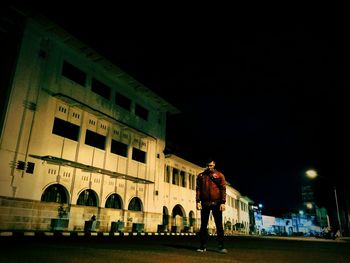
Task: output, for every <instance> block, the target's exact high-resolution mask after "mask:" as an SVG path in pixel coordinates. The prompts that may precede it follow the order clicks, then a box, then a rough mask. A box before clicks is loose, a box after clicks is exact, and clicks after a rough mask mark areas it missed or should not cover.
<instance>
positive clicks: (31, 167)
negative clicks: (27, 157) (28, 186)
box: [26, 162, 35, 174]
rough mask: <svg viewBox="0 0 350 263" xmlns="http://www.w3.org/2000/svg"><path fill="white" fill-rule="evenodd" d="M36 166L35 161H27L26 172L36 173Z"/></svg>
mask: <svg viewBox="0 0 350 263" xmlns="http://www.w3.org/2000/svg"><path fill="white" fill-rule="evenodd" d="M34 167H35V163H32V162H28V163H27V169H26V173H29V174H32V173H34Z"/></svg>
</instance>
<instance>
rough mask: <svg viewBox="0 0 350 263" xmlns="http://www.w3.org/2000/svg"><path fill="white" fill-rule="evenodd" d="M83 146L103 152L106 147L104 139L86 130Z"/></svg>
mask: <svg viewBox="0 0 350 263" xmlns="http://www.w3.org/2000/svg"><path fill="white" fill-rule="evenodd" d="M85 144H87V145H90V146H92V147H96V148H99V149H101V150H104V149H105V146H106V137H105V136H103V135H101V134H98V133H96V132H93V131H90V130H86V135H85Z"/></svg>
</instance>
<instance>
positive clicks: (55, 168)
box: [0, 15, 249, 231]
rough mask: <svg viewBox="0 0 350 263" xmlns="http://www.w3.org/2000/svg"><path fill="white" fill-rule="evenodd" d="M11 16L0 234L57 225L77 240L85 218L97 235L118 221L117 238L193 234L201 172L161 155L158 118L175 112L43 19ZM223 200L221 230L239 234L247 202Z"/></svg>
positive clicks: (0, 144) (0, 146)
mask: <svg viewBox="0 0 350 263" xmlns="http://www.w3.org/2000/svg"><path fill="white" fill-rule="evenodd" d="M17 16H20V19H21V21H22V22H21V23H19V24H20V27H17V28H15V30H19V29H23V31H22V32H21V33H16V34H15V35H16V36H20V37H18V38H12V40H13V41H14V40H16V39H17V40H18V43H17V44H18V52H17V53H16V55H15V56H12V57H13V58H15V61H14V62H13V63H12V65H14V67H13V71H11V72H9V74H8V79H9V81H8V82H7V83H8V85H7V91H8V93H7V96H5V98H3V102H4V107H3V108H4V113H3V115H2V118H1V119H0V121H1V125H0V128H1V141H0V230H9V229H11V230H49V229H52V228H54V227H55V225H54V224H53V221H54V220H58V219H60V220H62V222H65V223H64V224H63V225H61V227H62V228H63V229H65V230H69V231H80V230H84V226H85V223H86V221H88V220H89V219H90V218H91V217H92V216H95V217H96V219H97V220H96V221H97V222H98V229H99V230H100V231H109V230H110V228H111V226H112V223H113V222H116V221H118V220H119V221H121V222H124V223H125V228H124V229H123V231H133V227H134V226H138V225H142V230H143V231H192V230H197V229H198V225H199V222H198V218H199V212H197V211H196V209H195V179H196V175H197V174H198V173H199V172H200V171H202V170H203V168H202V167H199V166H197V165H195V164H192V163H190V162H188V161H186V160H183V159H181V158H179V157H177V156H174V155H169V156H165V155H164V153H163V151H164V148H165V137H166V134H165V131H166V115H167V113H170V114H175V113H178V110H177V109H176V108H175V107H174V106H172V105H170V104H169V103H168V102H166V101H164V100H163V99H162V98H160V97H159V96H157V95H156V94H154V93H153V92H152V91H151V90H149V89H147V88H146V87H145V86H143V85H142V84H141V83H139V82H138V81H137V80H135V79H133V78H132V77H131V76H129V75H128V74H126V73H125V72H123V71H122V70H121V69H119V68H118V67H116V66H115V65H113V64H112V63H111V62H109V61H108V60H107V59H106V58H104V57H102V56H100V55H99V54H97V53H96V52H95V51H94V50H92V49H91V48H89V47H88V46H86V45H85V44H84V43H82V42H80V41H79V40H77V39H76V38H75V37H74V36H72V35H70V34H68V33H67V32H66V31H64V30H63V29H61V28H59V27H58V26H57V25H55V24H53V23H52V22H50V21H48V20H47V19H44V18H42V17H33V16H26V15H17ZM16 19H18V18H17V17H16ZM12 33H13V32H12ZM14 42H15V41H14ZM227 193H228V203H227V211H225V214H224V218H225V223H227V222H229V225H230V226H233V225H234V224H236V223H242V224H244V225H246V226H247V228H246V229H248V227H249V215H248V201H247V200H246V199H245V198H242V197H241V196H240V194H239V192H238V191H236V190H235V189H233V188H232V187H230V186H229V187H228V190H227ZM211 223H212V222H211Z"/></svg>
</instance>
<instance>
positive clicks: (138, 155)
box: [132, 147, 146, 163]
mask: <svg viewBox="0 0 350 263" xmlns="http://www.w3.org/2000/svg"><path fill="white" fill-rule="evenodd" d="M132 159H133V160H135V161H138V162H140V163H146V152H144V151H141V150H139V149H137V148H135V147H133V148H132Z"/></svg>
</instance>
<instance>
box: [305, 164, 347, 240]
mask: <svg viewBox="0 0 350 263" xmlns="http://www.w3.org/2000/svg"><path fill="white" fill-rule="evenodd" d="M306 176H307V177H308V178H310V179H315V178H316V177H318V176H320V175H318V173H317V171H315V170H313V169H309V170H307V171H306ZM322 178H324V177H322ZM333 190H334V198H335V206H336V209H337V217H338V224H339V232H340V236H341V235H342V232H343V231H342V227H341V221H340V214H339V206H338V195H337V189H336V188H335V186H333Z"/></svg>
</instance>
